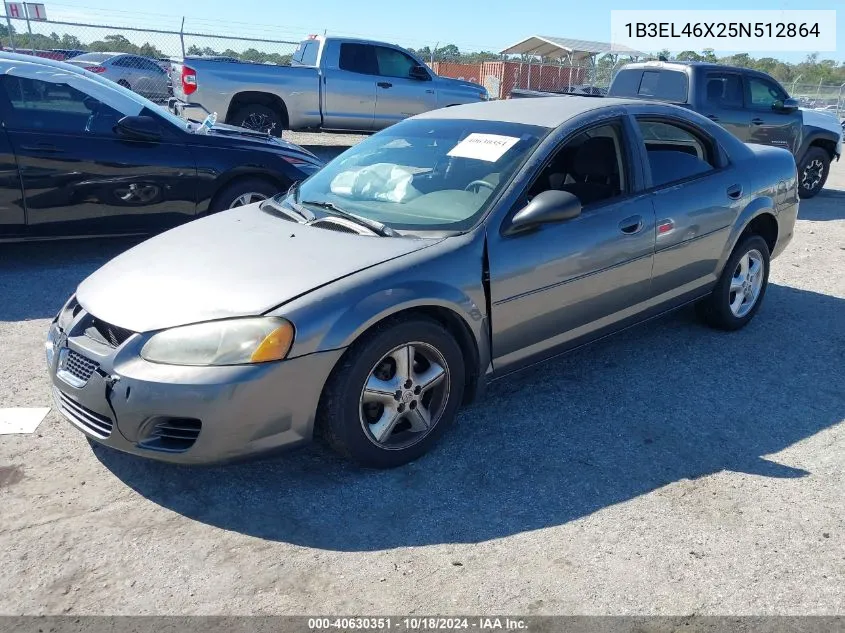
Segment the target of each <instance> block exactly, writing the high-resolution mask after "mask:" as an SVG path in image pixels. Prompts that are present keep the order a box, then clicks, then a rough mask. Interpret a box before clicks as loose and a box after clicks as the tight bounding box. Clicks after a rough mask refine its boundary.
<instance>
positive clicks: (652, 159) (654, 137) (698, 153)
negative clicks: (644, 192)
mask: <svg viewBox="0 0 845 633" xmlns="http://www.w3.org/2000/svg"><path fill="white" fill-rule="evenodd" d="M637 123H638V124H639V128H640V133H641V134H642V138H643V141H644V142H645V148H646V153H647V154H648V162H649V167H650V169H651V184H652V186H654V187H660V186H662V185H666V184H669V183H673V182H677V181H680V180H686V179H687V178H692V177H695V176H699V175H701V174H705V173H707V172H709V171H713V170H714V169H715V168H716V153H715V149H714V146H713V144H712V143H711V142H710V141H709V140H707V139H706V138H705V137H704V136H700V135H698V134H697V133H693V132H692V131H691V130H690V129H688V128H686V127H685V126H682V125H678V124H676V123H673V122H669V121H660V120H648V119H638V121H637Z"/></svg>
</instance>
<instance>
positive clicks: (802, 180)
mask: <svg viewBox="0 0 845 633" xmlns="http://www.w3.org/2000/svg"><path fill="white" fill-rule="evenodd" d="M829 172H830V154H828V153H827V151H825V150H824V149H822V148H821V147H811V148H809V149H808V150H807V152H806V153H805V154H804V158H802V159H801V164H800V165H798V197H799V198H801V199H802V200H806V199H807V198H812V197H813V196H815V195H816V194H817V193H818V192H819V191H821V190H822V187H824V184H825V183H826V182H827V175H828V173H829Z"/></svg>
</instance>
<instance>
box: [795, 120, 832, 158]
mask: <svg viewBox="0 0 845 633" xmlns="http://www.w3.org/2000/svg"><path fill="white" fill-rule="evenodd" d="M838 141H839V137H838V135H837V134H836V133H834V132H832V131H830V130H825V129H822V128H813V129H809V130H808V131H807V132H806V134H805V136H804V139H803V141H802V142H801V148H800V149H799V151H798V154H797V156H796V157H795V162H796V164H798V165H800V164H801V162H802V161H803V160H804V157H805V156H806V154H807V152H808V151H809V149H810V148H811V147H820V148H822V149H824V150H825V151H826V152H827V153H828V156H830V160H833V159H834V157H835V156H836V144H837V142H838Z"/></svg>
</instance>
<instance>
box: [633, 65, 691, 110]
mask: <svg viewBox="0 0 845 633" xmlns="http://www.w3.org/2000/svg"><path fill="white" fill-rule="evenodd" d="M687 83H688V82H687V75H686V73H682V72H678V71H675V70H646V71H644V72H643V78H642V80H640V87H639V90H637V95H639V96H641V97H649V98H650V99H659V100H660V101H672V102H676V103H684V102H685V101H686V100H687Z"/></svg>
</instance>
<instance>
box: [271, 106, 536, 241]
mask: <svg viewBox="0 0 845 633" xmlns="http://www.w3.org/2000/svg"><path fill="white" fill-rule="evenodd" d="M547 133H548V129H547V128H545V127H539V126H533V125H522V124H517V123H502V122H499V121H474V120H458V119H455V120H452V119H417V120H407V121H403V122H401V123H397V124H396V125H393V126H391V127H389V128H387V129H386V130H384V131H382V132H379V133H378V134H376V135H374V136H371V137H370V138H368V139H366V140H364V141H362V142H361V143H359V144H357V145H355V146H354V147H352V148H350V149H349V150H347V151H346V152H344V153H343V154H341V155H340V156H338V157H337V158H335V159H334V160H333V161H331V162H330V163H329V164H328V165H327V166H326V167H324V168H323V169H322V170H321V171H319V172H318V173H316V174H314V175H313V176H312V177H311V178H309V179H308V180H306V181H304V182H303V183H302V184H301V185H300V187H299V188H298V190H297V191H296V192H295V194H294V195H295V200H292V201H291V202H296V203H298V204H301V205H303V206H306V207H308V205H309V203H313V204H314V208H315V209H317V208H318V206H319V208H325V206H326V204H327V203H331V204H332V205H335V206H337V207H339V208H341V209H343V210H344V211H347V212H349V213H354V214H357V215H359V216H362V217H365V218H367V219H371V220H376V221H378V222H381V223H383V224H386V225H387V226H389V227H391V228H393V229H398V230H410V231H463V230H467V229H469V228H471V227H472V226H474V225H475V224H476V223H477V222H478V221H479V219H480V218H481V217H482V216H483V215H484V213H485V212H486V210H487V209H488V207H489V203H490V201H491V200H493V199H494V198H495V195H496V194H497V193H498V192H499V191H500V190H501V189H502V188H504V187H505V186H506V185H507V183H508V182H509V181H510V180H511V178H513V176H514V174H515V173H516V171H517V170H518V169H519V167H520V166H521V165H522V163H523V162H524V160H525V159H526V158H527V157H528V156H529V155H530V154H531V153H532V152H533V151H534V149H535V148H536V146H537V144H538V143H539V142H540V140H541V139H542V138H543V137H544V136H545V135H546V134H547ZM285 199H286V196H285V195H282V196H280V197H279V198H278V200H279V201H280V202H284V200H285Z"/></svg>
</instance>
